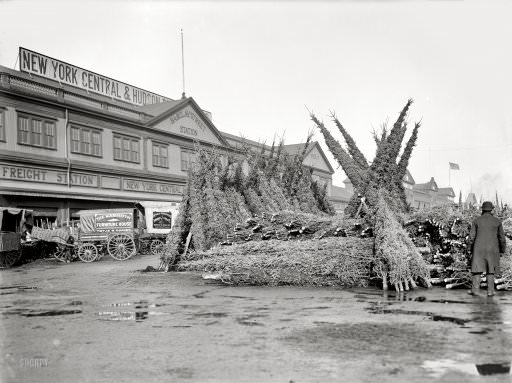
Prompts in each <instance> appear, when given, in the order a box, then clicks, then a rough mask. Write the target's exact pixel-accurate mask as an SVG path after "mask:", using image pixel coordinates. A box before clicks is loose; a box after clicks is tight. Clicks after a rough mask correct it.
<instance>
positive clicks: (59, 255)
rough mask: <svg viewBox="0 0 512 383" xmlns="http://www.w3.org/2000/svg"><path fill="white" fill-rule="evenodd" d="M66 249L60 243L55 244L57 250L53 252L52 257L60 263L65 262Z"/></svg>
mask: <svg viewBox="0 0 512 383" xmlns="http://www.w3.org/2000/svg"><path fill="white" fill-rule="evenodd" d="M67 251H68V249H67V247H66V245H63V244H61V243H58V244H57V248H56V249H55V251H54V252H53V253H52V256H53V257H54V258H56V259H58V260H59V261H61V262H66V258H67Z"/></svg>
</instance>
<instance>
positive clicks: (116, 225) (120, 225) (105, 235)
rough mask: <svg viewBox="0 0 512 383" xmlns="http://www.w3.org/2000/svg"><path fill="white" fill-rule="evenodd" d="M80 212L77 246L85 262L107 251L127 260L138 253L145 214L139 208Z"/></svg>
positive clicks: (95, 258)
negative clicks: (143, 215) (142, 214)
mask: <svg viewBox="0 0 512 383" xmlns="http://www.w3.org/2000/svg"><path fill="white" fill-rule="evenodd" d="M78 215H79V216H80V223H79V227H78V230H77V234H78V235H77V237H76V238H75V246H76V253H77V255H78V258H80V260H82V261H83V262H93V261H95V260H97V259H99V258H100V257H102V256H103V255H104V254H106V253H108V254H109V255H110V256H111V257H112V258H114V259H116V260H118V261H124V260H126V259H128V258H130V257H132V256H133V255H135V254H136V253H137V250H138V247H139V237H140V234H141V232H142V227H141V226H142V225H141V221H142V220H143V217H141V214H140V212H139V211H138V210H137V209H136V208H133V209H102V210H81V211H79V212H78Z"/></svg>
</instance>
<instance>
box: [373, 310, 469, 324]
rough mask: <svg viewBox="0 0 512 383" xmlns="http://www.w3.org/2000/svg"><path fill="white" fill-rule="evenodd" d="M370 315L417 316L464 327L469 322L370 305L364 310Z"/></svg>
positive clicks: (422, 312)
mask: <svg viewBox="0 0 512 383" xmlns="http://www.w3.org/2000/svg"><path fill="white" fill-rule="evenodd" d="M366 310H367V311H368V312H370V313H371V314H402V315H419V316H424V317H427V318H429V319H431V320H433V321H434V322H437V321H443V322H451V323H455V324H458V325H460V326H464V325H465V324H466V323H468V322H470V320H469V319H462V318H456V317H452V316H445V315H438V314H434V313H431V312H428V311H415V310H403V309H389V308H384V307H382V306H379V305H372V306H371V307H369V308H367V309H366Z"/></svg>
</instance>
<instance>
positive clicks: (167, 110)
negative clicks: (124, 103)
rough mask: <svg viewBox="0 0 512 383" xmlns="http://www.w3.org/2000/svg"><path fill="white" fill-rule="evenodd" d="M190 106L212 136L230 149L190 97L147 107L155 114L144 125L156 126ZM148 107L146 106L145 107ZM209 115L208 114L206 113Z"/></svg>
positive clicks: (208, 117)
mask: <svg viewBox="0 0 512 383" xmlns="http://www.w3.org/2000/svg"><path fill="white" fill-rule="evenodd" d="M162 104H164V105H162ZM187 105H190V107H191V108H192V109H194V111H195V112H196V113H197V114H198V115H199V116H202V117H204V118H203V120H204V122H205V124H206V125H207V126H208V127H209V128H210V130H211V131H212V133H213V135H214V136H215V137H217V138H218V139H219V141H220V142H221V143H222V144H223V145H225V146H227V147H228V148H229V147H231V145H230V144H229V142H228V141H227V140H226V138H225V137H224V136H223V135H222V133H221V132H220V131H219V130H218V129H217V128H216V127H215V125H214V124H213V122H212V120H211V119H210V116H208V115H207V114H205V112H204V111H203V110H202V109H201V108H200V107H199V105H197V103H196V102H195V100H194V99H193V98H192V97H186V98H182V99H181V100H179V101H177V102H176V101H167V102H163V103H159V104H158V105H154V107H153V108H151V105H150V106H149V109H150V110H151V111H152V112H153V113H157V112H159V113H158V114H156V115H155V116H154V117H153V118H151V119H150V120H149V121H147V122H146V123H145V125H146V126H153V125H155V124H157V123H158V122H160V121H162V120H163V119H165V118H167V117H169V116H171V115H172V114H174V113H176V112H177V111H178V110H180V109H182V108H183V107H185V106H187ZM146 106H148V105H146ZM146 106H145V107H146ZM206 113H209V112H206Z"/></svg>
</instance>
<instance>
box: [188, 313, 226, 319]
mask: <svg viewBox="0 0 512 383" xmlns="http://www.w3.org/2000/svg"><path fill="white" fill-rule="evenodd" d="M192 316H193V317H195V318H224V317H227V316H228V314H227V313H215V312H205V313H196V314H192Z"/></svg>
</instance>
